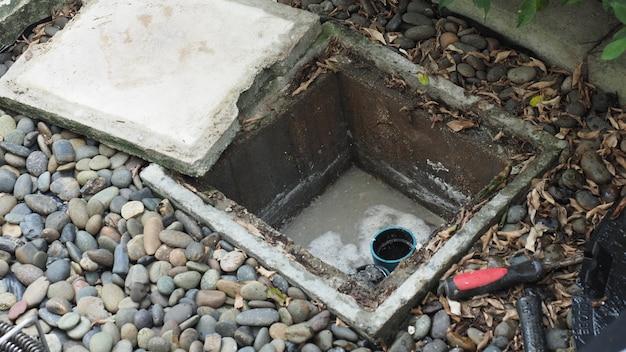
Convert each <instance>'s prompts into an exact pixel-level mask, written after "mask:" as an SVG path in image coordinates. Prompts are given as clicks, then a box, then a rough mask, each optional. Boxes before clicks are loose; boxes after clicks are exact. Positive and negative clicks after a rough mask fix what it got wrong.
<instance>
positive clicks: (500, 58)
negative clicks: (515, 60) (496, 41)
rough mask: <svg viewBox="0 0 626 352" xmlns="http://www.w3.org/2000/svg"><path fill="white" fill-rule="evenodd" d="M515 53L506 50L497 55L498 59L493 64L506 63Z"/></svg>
mask: <svg viewBox="0 0 626 352" xmlns="http://www.w3.org/2000/svg"><path fill="white" fill-rule="evenodd" d="M512 53H513V50H505V51H500V52H498V53H497V54H496V59H495V60H493V62H494V63H495V64H497V63H498V62H500V61H504V60H506V58H508V57H509V56H511V54H512Z"/></svg>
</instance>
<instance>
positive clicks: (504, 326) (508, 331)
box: [493, 321, 515, 340]
mask: <svg viewBox="0 0 626 352" xmlns="http://www.w3.org/2000/svg"><path fill="white" fill-rule="evenodd" d="M493 334H494V335H495V336H504V337H506V338H507V339H509V340H510V339H512V338H513V336H515V329H514V328H513V327H512V326H511V324H510V323H508V322H506V321H503V322H501V323H499V324H498V325H496V328H495V329H494V331H493Z"/></svg>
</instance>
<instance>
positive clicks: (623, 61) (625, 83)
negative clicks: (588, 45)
mask: <svg viewBox="0 0 626 352" xmlns="http://www.w3.org/2000/svg"><path fill="white" fill-rule="evenodd" d="M610 42H611V39H607V40H605V41H604V42H602V44H600V45H599V46H598V47H597V48H596V49H594V50H593V51H592V52H591V54H590V55H589V58H588V59H587V67H588V69H589V81H591V83H593V84H594V85H595V86H596V87H598V88H601V89H602V90H604V91H605V92H610V93H617V96H618V97H619V101H620V103H621V104H626V55H624V54H623V55H622V56H620V57H618V58H617V59H615V60H611V61H605V60H602V59H601V58H600V56H601V55H602V49H604V47H605V46H606V45H607V44H608V43H610Z"/></svg>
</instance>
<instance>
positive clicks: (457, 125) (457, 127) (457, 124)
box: [446, 120, 476, 132]
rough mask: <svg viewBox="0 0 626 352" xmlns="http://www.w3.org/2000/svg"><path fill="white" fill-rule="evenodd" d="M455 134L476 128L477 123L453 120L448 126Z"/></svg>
mask: <svg viewBox="0 0 626 352" xmlns="http://www.w3.org/2000/svg"><path fill="white" fill-rule="evenodd" d="M446 126H448V128H449V129H451V130H452V131H453V132H461V131H463V130H464V129H468V128H472V127H475V126H476V122H474V121H472V120H452V121H450V122H448V123H447V124H446Z"/></svg>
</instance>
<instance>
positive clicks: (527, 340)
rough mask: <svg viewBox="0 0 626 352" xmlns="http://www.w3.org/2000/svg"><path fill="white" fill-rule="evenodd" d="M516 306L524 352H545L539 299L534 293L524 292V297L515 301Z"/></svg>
mask: <svg viewBox="0 0 626 352" xmlns="http://www.w3.org/2000/svg"><path fill="white" fill-rule="evenodd" d="M516 306H517V314H518V315H519V320H520V323H521V329H522V339H523V340H524V351H525V352H545V351H546V342H545V336H544V331H543V314H542V313H541V299H540V298H539V296H538V295H537V294H536V293H535V292H534V291H532V290H526V292H525V294H524V296H522V297H521V298H520V299H518V300H517V303H516Z"/></svg>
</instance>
